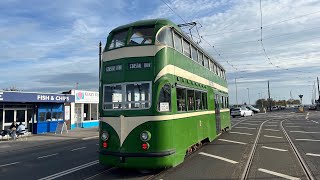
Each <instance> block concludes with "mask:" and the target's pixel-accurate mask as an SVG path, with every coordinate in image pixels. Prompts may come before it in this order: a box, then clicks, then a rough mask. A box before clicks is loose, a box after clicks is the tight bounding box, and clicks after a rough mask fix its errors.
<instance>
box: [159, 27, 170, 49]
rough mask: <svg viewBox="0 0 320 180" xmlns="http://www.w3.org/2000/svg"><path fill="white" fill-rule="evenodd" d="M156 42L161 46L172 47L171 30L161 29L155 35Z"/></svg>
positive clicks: (167, 28)
mask: <svg viewBox="0 0 320 180" xmlns="http://www.w3.org/2000/svg"><path fill="white" fill-rule="evenodd" d="M157 40H158V41H159V42H160V43H162V44H165V45H168V46H171V47H173V40H172V34H171V29H170V28H169V27H164V28H162V29H161V30H160V31H159V33H158V35H157Z"/></svg>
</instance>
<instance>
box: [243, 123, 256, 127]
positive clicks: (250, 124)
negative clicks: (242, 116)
mask: <svg viewBox="0 0 320 180" xmlns="http://www.w3.org/2000/svg"><path fill="white" fill-rule="evenodd" d="M240 124H247V125H252V126H258V125H259V124H252V123H240Z"/></svg>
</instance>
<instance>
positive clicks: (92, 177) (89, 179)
mask: <svg viewBox="0 0 320 180" xmlns="http://www.w3.org/2000/svg"><path fill="white" fill-rule="evenodd" d="M115 168H116V167H112V168H109V169H106V170H104V171H102V172H99V173H98V174H95V175H93V176H91V177H88V178H86V179H84V180H91V179H94V178H95V177H97V176H99V175H100V174H103V173H106V172H108V171H111V170H113V169H115Z"/></svg>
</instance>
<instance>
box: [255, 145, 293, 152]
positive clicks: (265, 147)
mask: <svg viewBox="0 0 320 180" xmlns="http://www.w3.org/2000/svg"><path fill="white" fill-rule="evenodd" d="M261 148H264V149H271V150H275V151H288V150H285V149H279V148H273V147H268V146H262V147H261Z"/></svg>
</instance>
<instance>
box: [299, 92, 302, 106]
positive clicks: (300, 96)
mask: <svg viewBox="0 0 320 180" xmlns="http://www.w3.org/2000/svg"><path fill="white" fill-rule="evenodd" d="M302 97H303V95H302V94H300V95H299V98H300V102H301V104H302Z"/></svg>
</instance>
